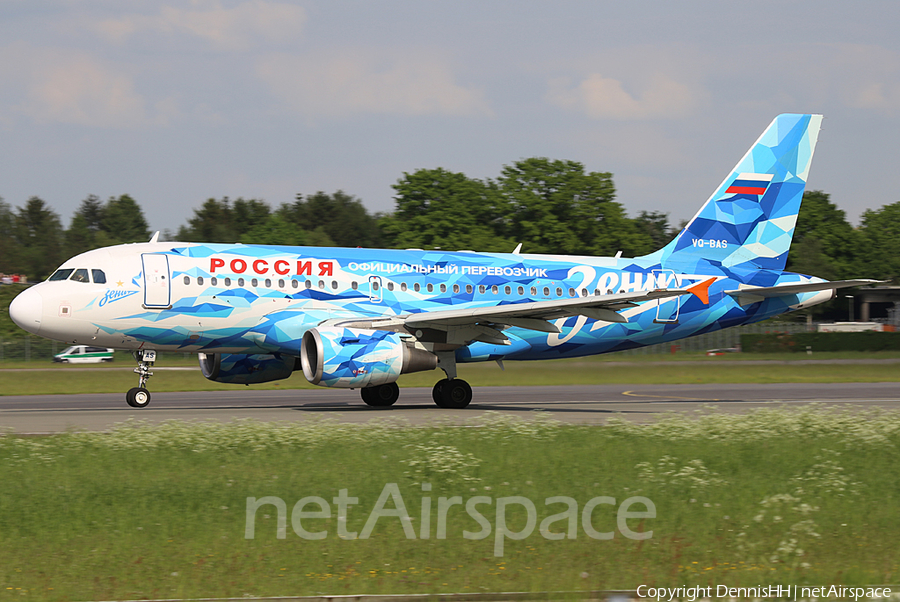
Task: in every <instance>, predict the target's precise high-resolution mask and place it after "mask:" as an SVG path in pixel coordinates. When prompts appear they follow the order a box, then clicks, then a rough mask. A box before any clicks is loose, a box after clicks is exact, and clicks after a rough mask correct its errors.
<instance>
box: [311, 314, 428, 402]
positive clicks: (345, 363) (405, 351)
mask: <svg viewBox="0 0 900 602" xmlns="http://www.w3.org/2000/svg"><path fill="white" fill-rule="evenodd" d="M300 363H301V365H302V366H303V375H304V376H305V377H306V379H307V380H308V381H309V382H311V383H312V384H314V385H319V386H322V387H339V388H346V389H349V388H360V387H368V386H374V385H383V384H387V383H392V382H394V381H396V380H397V379H398V378H399V377H400V375H401V374H408V373H410V372H420V371H422V370H434V369H435V368H436V367H437V356H436V355H434V354H433V353H429V352H428V351H425V350H423V349H416V348H415V347H413V346H412V345H408V344H407V343H405V342H404V341H403V340H402V339H401V338H400V335H399V334H397V333H396V332H388V331H384V330H361V329H356V328H335V327H323V328H313V329H312V330H308V331H306V333H304V335H303V342H302V344H301V345H300Z"/></svg>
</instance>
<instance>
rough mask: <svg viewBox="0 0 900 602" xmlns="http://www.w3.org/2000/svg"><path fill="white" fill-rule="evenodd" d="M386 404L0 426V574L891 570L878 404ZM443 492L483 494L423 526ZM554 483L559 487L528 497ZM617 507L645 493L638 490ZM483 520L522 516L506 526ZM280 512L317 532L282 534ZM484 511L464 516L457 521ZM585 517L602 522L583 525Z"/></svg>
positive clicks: (739, 576) (128, 583)
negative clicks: (481, 409)
mask: <svg viewBox="0 0 900 602" xmlns="http://www.w3.org/2000/svg"><path fill="white" fill-rule="evenodd" d="M401 426H402V423H393V422H382V423H374V424H369V425H365V426H360V425H347V424H338V423H333V422H328V421H324V420H313V421H301V422H297V423H290V424H265V423H255V422H236V423H231V424H227V425H221V424H203V423H174V422H173V423H169V424H164V425H162V426H157V427H147V426H140V425H130V426H124V427H122V428H121V429H119V430H118V431H116V432H114V433H112V434H88V433H82V434H77V433H69V434H64V435H57V436H52V437H45V438H17V437H13V436H6V437H0V595H3V594H6V597H7V598H9V599H13V598H14V599H23V598H27V599H35V600H111V599H140V598H145V597H146V598H154V599H158V598H183V597H188V598H198V597H220V596H234V597H241V596H245V595H254V596H278V595H311V594H320V593H327V594H356V593H426V592H428V593H431V592H480V591H552V590H556V591H559V590H590V589H620V588H621V589H628V588H635V587H636V586H637V585H640V584H642V583H643V584H652V585H654V586H662V585H669V586H678V585H685V584H698V583H699V584H726V585H759V584H769V583H781V584H800V583H803V584H832V583H834V584H869V583H895V582H897V580H898V578H900V518H898V515H897V511H896V509H897V507H898V503H900V478H898V476H900V475H898V468H897V467H898V465H900V457H898V456H900V453H898V446H900V414H898V413H893V412H883V413H871V414H866V415H860V414H859V413H852V414H851V413H841V412H840V411H834V410H832V411H829V410H825V409H822V408H815V407H813V408H809V409H804V410H796V411H791V410H784V409H779V410H758V411H755V412H753V413H751V414H749V415H742V416H736V415H717V414H710V415H707V416H705V417H700V418H676V417H673V418H669V419H666V420H662V421H660V422H658V423H656V424H653V425H634V424H630V423H625V422H615V421H614V422H613V423H612V424H611V426H609V427H605V428H596V427H581V426H567V425H560V424H556V423H553V422H551V421H548V420H546V419H541V418H540V417H536V418H535V419H533V420H528V421H522V420H520V419H516V418H508V417H503V416H501V415H497V414H490V415H487V416H485V417H484V418H482V419H480V420H479V421H478V422H476V423H473V425H472V426H475V427H477V428H458V427H451V426H441V425H434V426H430V427H424V428H412V427H402V428H400V427H401ZM392 483H395V484H396V489H393V490H391V488H390V485H389V484H392ZM426 483H427V484H429V485H430V487H431V488H430V491H425V489H427V487H423V484H426ZM341 490H346V496H347V497H356V498H358V503H356V504H354V505H352V506H349V509H348V510H347V511H346V520H342V519H341V517H340V516H339V514H340V511H339V509H338V503H337V502H336V501H335V498H337V497H338V496H339V495H340V491H341ZM386 491H387V492H388V493H385V492H386ZM391 491H393V492H395V494H396V495H397V496H400V498H401V499H402V502H403V504H404V506H405V510H406V511H407V513H408V515H409V520H406V519H405V518H403V516H402V514H403V513H402V512H395V513H394V514H400V515H401V516H390V515H389V514H390V512H389V511H390V510H391V509H395V508H397V505H396V502H397V498H395V497H389V495H388V494H390V493H391ZM313 496H314V497H319V498H321V499H322V501H323V502H324V503H325V504H327V505H328V506H329V508H328V510H329V516H328V517H327V518H326V517H324V516H320V517H318V518H317V517H303V516H301V515H300V514H299V513H300V512H303V511H305V512H307V513H311V514H312V513H314V512H322V511H323V508H321V507H320V506H319V505H318V504H317V503H312V504H308V505H306V506H302V507H300V508H299V509H295V504H297V503H298V502H299V501H300V500H301V499H303V498H308V497H313ZM379 496H388V497H386V499H387V501H386V502H385V503H383V504H382V507H383V508H384V510H385V512H383V513H382V514H383V516H382V517H381V518H378V519H377V521H376V522H375V523H374V529H372V530H371V533H370V536H369V537H368V538H366V539H362V538H356V539H342V538H340V537H339V532H340V531H345V532H356V533H357V534H360V535H362V533H363V532H364V531H365V528H366V523H367V521H369V520H372V519H371V518H370V515H371V514H372V513H373V511H374V509H375V508H376V506H377V502H378V499H379ZM456 496H458V497H459V501H461V502H462V503H463V504H465V503H467V502H471V501H472V499H473V498H475V497H476V496H483V497H484V500H482V501H483V502H484V503H482V504H481V505H479V506H475V509H476V510H477V511H478V512H479V513H480V515H481V516H482V517H483V519H482V520H483V523H481V524H480V523H479V522H478V520H477V518H476V517H475V515H474V514H473V513H470V512H468V511H467V510H466V506H465V505H460V504H457V505H454V506H452V507H450V509H449V510H447V511H446V517H447V518H446V529H445V538H439V536H438V530H439V527H440V525H439V520H438V507H439V504H440V503H441V502H440V498H448V499H449V498H453V497H456ZM514 496H518V498H519V499H520V500H521V499H522V498H524V499H527V500H530V501H531V502H532V503H533V504H534V506H535V512H534V514H535V516H534V520H533V522H532V524H531V527H530V529H529V525H528V521H529V511H528V509H527V506H525V505H522V504H521V503H515V502H510V501H509V500H508V499H506V498H511V497H514ZM600 496H606V497H608V498H612V501H611V500H607V499H603V498H602V497H600ZM250 497H252V498H257V499H261V498H264V497H271V498H279V499H280V500H282V501H283V502H284V503H285V511H284V512H285V514H284V515H283V519H281V520H283V521H284V522H283V523H282V526H283V538H279V533H278V531H279V510H278V508H277V507H276V506H274V505H263V506H261V507H260V508H259V509H257V510H256V511H255V513H254V512H251V516H252V517H253V518H252V519H251V520H250V522H252V524H253V525H254V529H255V533H254V537H253V538H252V539H248V538H247V524H248V518H247V506H248V500H247V498H250ZM551 497H561V498H571V502H569V501H564V500H555V501H553V500H551V502H550V503H547V498H551ZM598 497H600V502H597V498H598ZM635 497H643V498H646V499H647V500H649V501H650V502H651V503H652V505H653V506H654V507H655V516H654V515H652V514H651V515H650V516H643V517H641V516H636V517H635V516H632V517H628V516H625V517H624V518H621V517H620V516H619V515H618V514H617V512H620V511H621V506H622V505H623V503H624V502H625V500H627V499H629V498H635ZM424 500H428V501H424ZM485 500H486V501H485ZM590 500H594V502H593V504H594V505H595V508H594V509H593V511H592V512H591V513H589V518H588V521H589V522H587V523H585V519H584V516H583V514H582V513H583V512H584V508H585V506H586V505H587V504H588V502H589V501H590ZM475 501H479V500H475ZM488 502H489V503H488ZM472 503H473V504H474V502H472ZM570 503H571V504H575V505H576V507H575V508H571V507H570V505H569V504H570ZM429 504H430V509H428V508H427V506H428V505H429ZM502 504H506V508H507V510H506V513H505V520H501V519H500V517H499V516H498V514H497V513H498V508H499V507H500V506H501V505H502ZM423 508H425V509H424V510H423ZM293 510H296V512H297V513H298V514H297V515H296V517H295V515H294V514H293V512H292V511H293ZM628 510H629V509H628V508H626V511H628ZM567 512H568V514H566V513H567ZM630 512H635V513H637V512H645V513H649V506H648V505H647V504H646V503H645V502H635V504H634V505H632V506H631V507H630ZM426 516H427V517H429V520H428V521H427V522H428V523H429V524H428V526H427V528H425V527H424V526H423V523H424V522H426V521H425V520H424V519H425V517H426ZM620 518H621V520H620ZM570 519H571V521H572V522H570ZM623 521H624V522H623ZM504 524H505V525H506V528H507V531H508V532H510V533H512V534H513V535H515V534H516V533H522V534H524V536H523V538H520V539H512V538H511V537H506V536H503V533H505V532H504V531H503V529H502V526H503V525H504ZM404 525H407V526H408V527H404ZM623 525H624V527H623ZM298 526H299V527H300V528H301V529H305V530H306V532H309V533H324V535H323V536H322V538H321V539H307V538H303V537H300V536H299V535H298V534H297V533H298V532H300V533H303V532H304V531H300V530H298V529H297V527H298ZM407 529H408V530H409V531H410V533H407ZM488 529H489V532H488V533H486V536H485V537H484V538H482V539H469V538H466V536H465V535H464V532H469V534H470V536H471V535H475V534H478V533H479V532H480V534H481V535H485V533H484V532H485V530H488ZM529 531H530V533H529ZM423 532H424V533H427V534H428V535H429V537H428V538H427V539H426V538H423V537H422V534H423ZM498 532H500V533H501V537H499V538H498V537H497V533H498ZM651 532H652V533H651ZM604 533H609V535H610V536H611V538H610V539H597V538H594V537H596V536H597V535H601V534H604ZM626 534H628V535H630V536H634V535H637V536H644V537H646V539H632V538H629V537H626V536H625V535H626ZM410 535H411V536H412V537H410ZM591 535H593V537H592V536H591ZM556 537H561V538H559V539H555V538H556ZM498 541H499V544H500V546H501V548H502V550H501V553H500V554H499V555H498V554H497V552H498Z"/></svg>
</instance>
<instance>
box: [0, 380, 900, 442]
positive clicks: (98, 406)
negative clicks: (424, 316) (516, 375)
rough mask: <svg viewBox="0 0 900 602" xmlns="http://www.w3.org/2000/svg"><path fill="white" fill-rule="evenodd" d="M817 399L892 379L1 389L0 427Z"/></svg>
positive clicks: (598, 420)
mask: <svg viewBox="0 0 900 602" xmlns="http://www.w3.org/2000/svg"><path fill="white" fill-rule="evenodd" d="M810 403H820V404H825V405H828V406H833V405H836V404H837V405H847V406H848V407H851V408H857V409H866V408H872V407H879V408H886V409H900V383H847V384H797V383H789V384H750V385H748V384H741V385H720V384H717V385H591V386H567V387H558V386H556V387H477V388H475V395H474V400H473V402H472V404H471V405H470V406H469V407H468V408H466V409H465V410H443V409H440V408H438V407H436V406H435V405H434V403H433V402H432V400H431V389H430V388H429V389H426V388H409V389H401V393H400V400H399V401H398V402H397V404H396V405H395V406H393V407H391V408H370V407H368V406H366V405H365V404H364V403H363V402H362V400H361V399H360V397H359V392H358V391H350V390H334V389H322V390H309V389H304V390H285V391H262V390H254V389H252V388H248V389H242V390H239V391H228V392H202V391H201V392H190V393H153V400H152V402H151V404H150V406H149V407H147V408H145V409H143V410H136V409H134V408H131V407H129V406H128V405H126V403H125V396H124V394H122V395H118V394H98V395H27V396H6V397H4V396H0V428H12V429H14V431H15V432H18V433H54V432H61V431H65V430H66V429H72V428H74V429H87V430H104V429H107V428H110V427H112V426H113V425H115V424H116V423H119V422H124V421H126V420H128V419H129V418H133V419H139V420H146V421H148V422H161V421H163V420H173V419H177V420H216V421H228V420H232V419H236V418H253V419H256V420H261V421H275V420H301V419H303V418H305V417H308V416H310V415H317V416H328V417H330V418H333V419H336V420H339V421H343V422H366V421H368V420H371V419H373V418H385V417H393V418H403V419H405V420H408V421H409V422H410V423H412V424H422V423H427V422H429V421H432V420H434V419H436V418H438V417H449V418H450V419H452V420H464V419H468V418H471V417H473V416H478V415H480V414H482V413H484V412H487V411H496V412H504V413H509V414H513V415H517V416H526V415H527V414H528V413H529V412H532V411H534V410H543V411H546V412H549V413H550V414H552V416H553V418H555V419H557V420H561V421H564V422H572V423H584V424H602V423H604V422H605V421H606V420H607V419H608V418H610V417H612V416H621V417H623V418H626V419H629V420H633V421H635V422H649V421H653V420H656V419H658V418H659V417H660V416H661V415H663V414H665V413H666V412H693V411H696V410H699V409H701V408H703V407H704V406H716V407H717V408H718V409H717V410H716V411H719V412H730V413H739V412H748V411H750V410H752V409H754V408H759V407H764V406H771V405H777V404H793V405H797V404H810Z"/></svg>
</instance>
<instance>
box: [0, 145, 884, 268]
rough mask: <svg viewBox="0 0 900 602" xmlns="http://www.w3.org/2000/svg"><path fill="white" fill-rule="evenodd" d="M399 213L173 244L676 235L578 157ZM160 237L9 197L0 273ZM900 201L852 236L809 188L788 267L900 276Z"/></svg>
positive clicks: (125, 211) (456, 245) (637, 241)
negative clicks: (619, 196)
mask: <svg viewBox="0 0 900 602" xmlns="http://www.w3.org/2000/svg"><path fill="white" fill-rule="evenodd" d="M393 188H394V202H395V207H394V211H393V212H391V213H387V214H372V213H369V212H368V211H367V210H366V208H365V206H364V205H363V204H362V202H361V201H360V200H359V199H357V198H355V197H353V196H351V195H348V194H346V193H344V192H343V191H340V190H339V191H337V192H335V193H333V194H327V193H325V192H316V193H315V194H312V195H308V196H304V195H297V197H296V198H295V200H294V202H293V203H283V204H281V205H280V206H278V207H276V208H273V207H271V206H270V205H269V204H268V203H266V202H265V201H263V200H259V199H243V198H238V199H235V200H232V199H229V198H227V197H226V198H222V199H208V200H207V201H206V202H204V203H203V204H202V205H201V206H200V207H199V208H197V209H195V210H194V214H193V216H192V217H191V218H190V219H188V221H187V223H186V224H184V225H182V226H180V227H179V228H178V230H177V232H176V233H175V234H174V235H173V234H172V233H169V232H166V233H165V235H164V238H166V239H174V240H180V241H188V242H190V241H196V242H221V243H233V242H242V243H246V244H254V243H255V244H281V245H309V246H344V247H368V248H374V247H386V248H421V249H433V248H440V249H444V250H461V249H472V250H477V251H495V252H509V251H512V250H513V248H514V247H515V246H516V245H517V244H519V243H522V249H523V251H524V252H527V253H556V254H573V255H614V254H615V253H617V252H619V251H621V252H622V254H623V255H624V256H626V257H634V256H639V255H643V254H646V253H649V252H652V251H654V250H656V249H658V248H660V247H661V246H663V245H665V244H666V243H667V242H668V241H669V240H671V238H672V237H673V236H674V235H675V233H676V231H677V229H675V228H673V227H672V226H671V225H670V224H669V221H668V216H667V215H666V214H664V213H661V212H646V211H642V212H641V213H640V214H639V215H638V216H636V217H629V216H628V215H627V214H626V212H625V209H624V207H623V206H622V205H621V204H620V203H619V202H617V201H616V200H615V199H616V191H615V186H614V184H613V177H612V174H611V173H608V172H587V171H586V170H585V168H584V166H583V165H582V164H580V163H578V162H575V161H561V160H551V159H547V158H531V159H523V160H520V161H517V162H515V163H513V164H512V165H508V166H505V167H503V169H502V171H501V173H500V175H499V176H498V177H497V178H495V179H484V180H481V179H476V178H470V177H468V176H466V175H465V174H463V173H455V172H451V171H448V170H445V169H442V168H435V169H420V170H417V171H415V172H412V173H404V174H403V177H401V178H400V179H399V180H398V181H397V183H396V184H394V186H393ZM150 236H151V232H150V229H149V226H148V224H147V221H146V219H145V217H144V213H143V210H142V209H141V207H140V205H139V204H138V203H137V201H135V200H134V199H133V198H132V197H130V196H128V195H122V196H119V197H112V198H109V199H108V200H106V201H102V200H100V199H99V198H97V197H95V196H89V197H88V198H86V199H84V200H83V201H82V202H81V205H80V206H79V207H78V209H77V210H76V211H75V213H74V214H73V215H72V217H71V220H70V222H69V226H68V228H65V227H64V226H63V223H62V219H61V218H60V216H59V215H58V214H57V213H56V212H55V211H53V209H52V208H51V207H50V206H49V205H48V204H47V203H45V202H44V201H43V200H42V199H40V198H37V197H32V198H30V199H28V201H27V202H26V203H25V205H24V206H21V207H15V208H13V207H12V206H10V205H9V204H8V203H6V202H4V201H3V200H2V199H0V272H2V273H21V274H26V275H27V276H28V278H29V280H41V279H44V278H46V277H47V276H48V275H49V274H50V273H52V271H53V270H54V269H55V268H56V267H57V266H58V265H59V264H60V263H62V262H63V261H65V260H66V259H67V258H69V257H71V256H73V255H76V254H78V253H82V252H84V251H87V250H90V249H94V248H99V247H104V246H109V245H113V244H119V243H128V242H144V241H147V240H148V239H149V238H150ZM898 247H900V202H897V203H894V204H891V205H885V206H884V207H882V208H880V209H878V210H868V211H866V212H865V213H864V214H863V216H862V220H861V223H860V225H859V227H856V228H854V227H853V226H852V225H851V224H850V223H849V222H848V221H847V219H846V215H845V213H844V212H843V211H841V210H840V209H838V208H837V206H836V205H835V204H834V203H832V202H831V199H830V197H829V195H828V194H827V193H825V192H821V191H810V192H807V193H806V194H805V195H804V202H803V206H802V209H801V211H800V216H799V218H798V221H797V227H796V231H795V235H794V242H793V246H792V248H791V253H790V255H789V260H788V269H789V270H792V271H797V272H801V273H805V274H810V275H815V276H820V277H823V278H828V279H840V278H851V277H866V278H878V279H885V280H891V279H892V280H900V252H898V251H900V248H898Z"/></svg>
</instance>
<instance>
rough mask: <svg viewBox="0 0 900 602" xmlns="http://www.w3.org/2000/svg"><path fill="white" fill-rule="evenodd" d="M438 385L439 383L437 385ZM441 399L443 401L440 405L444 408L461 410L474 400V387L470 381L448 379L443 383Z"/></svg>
mask: <svg viewBox="0 0 900 602" xmlns="http://www.w3.org/2000/svg"><path fill="white" fill-rule="evenodd" d="M439 384H440V383H439ZM436 387H437V385H435V388H436ZM433 393H434V392H432V394H433ZM441 401H442V403H440V404H438V405H440V406H441V407H442V408H447V409H451V410H461V409H463V408H465V407H466V406H468V405H469V403H470V402H471V401H472V387H470V386H469V383H467V382H466V381H464V380H462V379H459V378H454V379H452V380H448V381H447V382H445V383H444V384H443V385H441Z"/></svg>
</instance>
